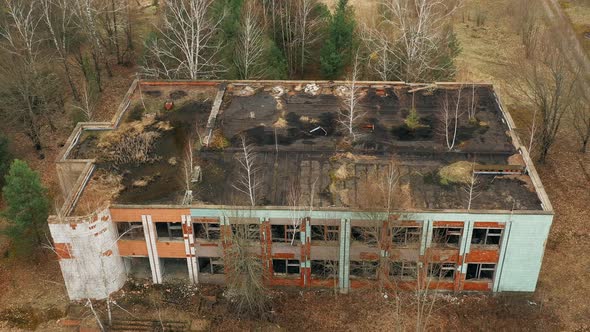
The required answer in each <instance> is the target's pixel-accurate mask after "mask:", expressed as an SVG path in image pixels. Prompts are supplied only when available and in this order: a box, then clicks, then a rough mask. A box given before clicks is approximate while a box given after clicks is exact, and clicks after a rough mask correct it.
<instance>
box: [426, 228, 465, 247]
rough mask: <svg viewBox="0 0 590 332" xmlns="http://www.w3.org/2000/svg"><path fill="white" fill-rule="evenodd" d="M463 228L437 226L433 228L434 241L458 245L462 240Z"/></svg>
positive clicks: (440, 243) (446, 244)
mask: <svg viewBox="0 0 590 332" xmlns="http://www.w3.org/2000/svg"><path fill="white" fill-rule="evenodd" d="M462 230H463V229H462V228H455V227H435V228H434V229H433V230H432V243H434V244H438V245H445V246H451V247H458V246H459V243H460V242H461V232H462Z"/></svg>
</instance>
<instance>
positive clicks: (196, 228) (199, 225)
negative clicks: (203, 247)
mask: <svg viewBox="0 0 590 332" xmlns="http://www.w3.org/2000/svg"><path fill="white" fill-rule="evenodd" d="M214 225H216V226H214ZM200 230H203V231H204V234H205V237H200V236H199V235H200V234H201V233H200ZM215 233H217V238H215V236H212V235H211V234H215ZM193 235H194V237H195V239H196V240H197V239H198V240H206V241H218V240H221V224H220V223H219V222H215V223H213V222H193Z"/></svg>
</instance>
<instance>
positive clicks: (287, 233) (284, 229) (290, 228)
mask: <svg viewBox="0 0 590 332" xmlns="http://www.w3.org/2000/svg"><path fill="white" fill-rule="evenodd" d="M273 227H274V228H275V229H276V228H278V227H281V230H280V232H281V234H282V237H280V238H277V237H275V236H274V232H273ZM293 233H296V234H295V237H294V238H295V241H298V240H299V239H300V236H301V226H295V225H293V224H278V225H270V235H271V242H273V243H291V239H292V238H293V235H292V234H293Z"/></svg>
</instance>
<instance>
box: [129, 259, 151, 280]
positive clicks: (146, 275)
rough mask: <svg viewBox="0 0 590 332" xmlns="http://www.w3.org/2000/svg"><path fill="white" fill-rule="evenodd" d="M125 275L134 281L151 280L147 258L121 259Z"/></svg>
mask: <svg viewBox="0 0 590 332" xmlns="http://www.w3.org/2000/svg"><path fill="white" fill-rule="evenodd" d="M123 261H124V262H125V269H126V270H127V275H128V276H129V277H131V278H136V279H151V278H152V268H151V267H150V259H149V258H148V257H123Z"/></svg>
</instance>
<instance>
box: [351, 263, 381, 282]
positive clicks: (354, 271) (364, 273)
mask: <svg viewBox="0 0 590 332" xmlns="http://www.w3.org/2000/svg"><path fill="white" fill-rule="evenodd" d="M378 267H379V262H377V261H350V277H351V278H362V279H372V280H374V279H377V269H378Z"/></svg>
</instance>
